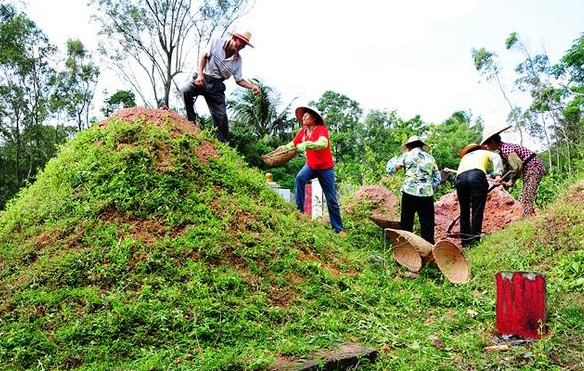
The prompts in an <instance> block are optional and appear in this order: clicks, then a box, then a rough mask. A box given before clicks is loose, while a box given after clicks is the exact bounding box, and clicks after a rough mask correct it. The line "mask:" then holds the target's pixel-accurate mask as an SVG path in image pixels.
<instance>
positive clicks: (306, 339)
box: [0, 118, 584, 370]
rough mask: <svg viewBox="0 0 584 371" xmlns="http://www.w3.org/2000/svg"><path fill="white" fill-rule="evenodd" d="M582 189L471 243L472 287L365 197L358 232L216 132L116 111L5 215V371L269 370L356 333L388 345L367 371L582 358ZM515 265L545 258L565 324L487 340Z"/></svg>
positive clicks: (558, 321)
mask: <svg viewBox="0 0 584 371" xmlns="http://www.w3.org/2000/svg"><path fill="white" fill-rule="evenodd" d="M582 195H583V193H582V187H581V186H580V187H576V188H575V189H573V190H571V191H570V193H568V194H567V195H565V196H562V197H565V199H569V200H571V202H566V200H565V199H561V200H560V201H558V202H557V203H556V204H554V206H553V207H550V208H549V209H548V211H547V212H545V213H542V215H540V216H539V217H537V218H532V219H527V220H524V221H522V222H520V223H517V224H516V225H514V226H512V227H511V228H509V229H508V230H506V231H505V232H503V233H500V234H494V235H492V236H489V237H488V238H486V239H485V241H484V242H483V243H482V244H481V245H480V246H478V247H476V248H474V249H472V250H471V251H466V252H465V254H466V255H467V257H468V259H469V261H470V262H471V264H472V271H473V279H472V280H471V282H470V283H469V284H467V285H452V284H450V283H448V282H447V281H446V280H445V278H444V277H443V276H442V275H441V274H440V272H439V271H438V269H437V268H436V267H435V266H433V265H427V266H425V267H424V268H423V269H422V271H421V272H420V276H419V277H418V278H417V279H406V278H404V269H403V268H401V267H398V266H397V265H396V264H395V263H394V262H393V261H392V259H391V250H390V246H389V244H387V242H384V241H383V239H382V233H381V230H380V229H379V228H378V227H377V226H375V225H374V224H373V223H372V222H371V221H369V220H368V218H367V215H368V212H369V208H370V205H368V204H367V203H360V204H358V205H356V207H355V209H354V210H353V211H352V212H351V213H346V214H345V215H344V216H345V226H346V229H347V232H348V236H347V237H346V238H345V239H342V238H339V237H338V236H336V235H334V234H333V233H332V232H331V231H330V230H328V229H327V228H325V227H324V226H323V225H320V224H318V223H314V222H311V221H309V220H308V219H307V218H306V217H304V216H302V215H299V214H298V213H297V212H296V211H295V208H294V207H293V206H292V205H288V204H285V203H284V202H283V201H282V200H281V199H280V198H279V196H278V195H277V194H275V193H274V192H273V191H272V190H271V189H269V187H267V186H266V185H265V179H264V177H263V175H262V174H260V173H259V172H257V171H255V170H250V169H249V168H247V167H246V166H245V165H244V162H243V159H242V158H240V157H239V156H238V155H237V154H236V152H235V151H234V150H233V149H230V148H229V147H226V146H223V145H221V144H219V143H218V142H216V141H215V140H214V139H213V138H212V136H211V135H210V133H208V132H198V133H197V134H195V135H187V134H183V133H181V132H180V131H177V128H176V127H175V126H173V123H172V121H169V122H166V123H163V124H162V125H160V123H153V122H149V121H146V120H145V119H140V118H136V119H134V120H133V121H120V120H110V121H109V122H108V123H107V124H106V125H105V126H97V125H96V126H93V127H92V128H90V129H89V130H87V131H83V132H81V133H79V135H78V136H77V138H75V139H73V140H70V141H69V142H68V143H67V144H66V145H64V146H63V147H62V149H61V152H60V154H59V155H58V156H57V157H56V158H54V159H53V160H51V161H50V162H49V163H48V165H47V166H46V168H45V169H44V171H43V172H42V173H41V174H40V175H39V177H38V180H37V181H36V182H35V183H34V184H33V185H31V186H29V187H28V188H26V189H23V190H22V191H21V192H20V194H19V196H18V197H17V198H16V199H14V200H13V201H12V202H11V203H10V205H9V207H8V208H7V210H6V211H4V212H2V213H1V214H0V298H1V299H2V300H1V302H2V304H1V306H0V335H1V336H0V370H28V369H39V368H43V369H56V370H58V369H79V370H110V369H119V370H130V369H131V370H159V369H160V370H161V369H165V370H166V369H171V370H260V369H266V368H268V367H269V365H270V364H272V363H273V362H274V361H275V359H276V358H277V357H282V356H284V357H305V356H307V355H309V354H311V353H312V352H314V351H315V350H317V349H320V348H329V347H333V346H335V345H338V344H341V343H344V342H347V341H357V342H359V343H361V344H363V345H368V346H372V347H374V348H376V349H379V350H380V354H379V357H378V360H377V362H376V363H375V364H369V363H366V362H363V363H361V364H360V365H359V366H358V367H357V368H356V369H357V370H388V369H391V370H427V369H437V370H459V369H460V370H463V369H476V370H492V369H523V370H543V369H545V370H548V369H554V367H556V368H559V369H561V368H566V367H571V365H572V366H573V365H576V364H582V362H584V347H582V345H581V344H583V343H584V341H582V340H583V339H582V336H581V335H580V334H582V333H584V332H582V331H581V330H582V329H583V328H582V324H581V316H582V314H583V313H582V310H581V308H580V307H581V306H579V305H575V304H574V303H582V302H583V300H584V296H583V295H582V291H581V288H582V285H581V282H580V281H581V279H580V276H581V273H582V267H583V266H584V263H583V262H582V254H581V250H582V248H581V246H580V241H582V240H583V239H584V228H582V225H584V217H583V215H584V212H583V210H582V205H584V202H579V201H578V200H580V198H582V197H583V196H582ZM343 202H345V200H343ZM551 223H553V225H550V224H551ZM499 270H536V271H540V272H545V273H546V278H547V280H548V284H549V286H548V289H549V290H548V293H549V294H548V303H549V306H548V318H549V321H548V333H549V335H548V337H547V338H545V339H544V340H542V341H539V342H536V343H533V344H531V345H528V346H526V347H523V346H514V347H511V349H510V350H509V351H508V352H505V353H488V352H484V351H483V347H485V346H487V345H491V344H492V343H493V339H492V338H491V333H492V331H493V326H494V300H495V299H494V298H495V288H494V284H493V275H494V273H495V272H496V271H499Z"/></svg>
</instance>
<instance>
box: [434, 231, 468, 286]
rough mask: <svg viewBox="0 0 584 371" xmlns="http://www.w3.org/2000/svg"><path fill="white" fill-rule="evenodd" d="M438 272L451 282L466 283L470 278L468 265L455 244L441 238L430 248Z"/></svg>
mask: <svg viewBox="0 0 584 371" xmlns="http://www.w3.org/2000/svg"><path fill="white" fill-rule="evenodd" d="M432 255H433V256H434V260H435V261H436V264H437V265H438V268H439V269H440V272H442V274H444V276H445V277H446V278H447V279H448V281H450V282H452V283H467V282H468V281H469V280H470V265H469V264H468V261H467V260H466V258H465V257H464V255H463V254H462V250H460V249H459V248H458V247H457V246H456V245H455V244H453V243H452V242H450V241H447V240H442V241H438V243H437V244H436V245H435V246H434V248H433V249H432Z"/></svg>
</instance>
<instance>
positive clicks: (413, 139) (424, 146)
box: [402, 135, 430, 152]
mask: <svg viewBox="0 0 584 371" xmlns="http://www.w3.org/2000/svg"><path fill="white" fill-rule="evenodd" d="M415 142H420V143H422V149H423V150H424V151H426V152H430V146H429V145H427V144H426V142H424V141H423V140H422V138H420V137H419V136H417V135H412V136H411V137H409V138H408V141H407V142H406V143H405V144H404V145H403V146H402V151H404V150H405V149H406V146H407V145H408V144H412V143H415Z"/></svg>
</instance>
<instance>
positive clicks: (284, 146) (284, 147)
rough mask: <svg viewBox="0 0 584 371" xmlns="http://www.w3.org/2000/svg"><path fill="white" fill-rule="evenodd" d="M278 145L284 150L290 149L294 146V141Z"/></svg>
mask: <svg viewBox="0 0 584 371" xmlns="http://www.w3.org/2000/svg"><path fill="white" fill-rule="evenodd" d="M280 147H281V148H283V149H286V150H291V149H292V148H294V142H290V143H288V144H284V145H283V146H280Z"/></svg>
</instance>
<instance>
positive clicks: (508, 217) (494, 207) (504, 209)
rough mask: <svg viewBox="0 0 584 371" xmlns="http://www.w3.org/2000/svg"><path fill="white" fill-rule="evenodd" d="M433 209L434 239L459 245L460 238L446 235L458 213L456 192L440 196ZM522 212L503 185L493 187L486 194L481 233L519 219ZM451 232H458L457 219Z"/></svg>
mask: <svg viewBox="0 0 584 371" xmlns="http://www.w3.org/2000/svg"><path fill="white" fill-rule="evenodd" d="M434 210H435V217H436V227H435V235H434V238H435V240H436V241H440V240H442V239H446V240H449V241H452V242H453V243H454V244H456V245H457V246H459V247H460V246H461V243H460V238H450V237H447V229H448V225H449V224H450V222H451V221H452V220H453V219H454V218H456V217H458V215H459V213H460V211H459V207H458V197H457V196H456V192H451V193H449V194H446V195H444V196H442V198H440V200H438V201H437V202H436V203H435V204H434ZM522 213H523V210H522V208H521V205H520V204H519V202H517V201H516V200H515V199H514V198H513V196H511V195H510V194H509V192H507V191H506V190H504V189H503V187H497V188H495V189H493V190H492V191H491V192H489V194H488V195H487V204H486V206H485V214H484V219H483V233H491V232H495V231H500V230H502V229H504V228H505V227H506V226H507V225H509V223H511V222H513V221H515V220H518V219H521V216H522ZM451 233H453V234H458V233H460V224H459V222H458V221H457V222H456V224H455V225H454V227H453V228H452V231H451Z"/></svg>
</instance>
